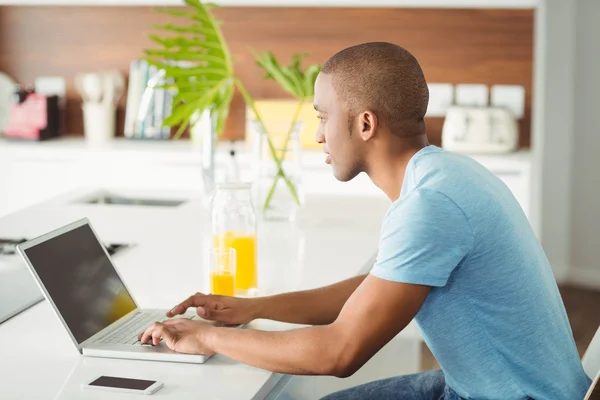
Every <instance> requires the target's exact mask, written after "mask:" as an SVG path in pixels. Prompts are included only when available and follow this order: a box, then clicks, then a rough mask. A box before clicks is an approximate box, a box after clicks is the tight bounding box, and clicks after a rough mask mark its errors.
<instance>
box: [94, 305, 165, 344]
mask: <svg viewBox="0 0 600 400" xmlns="http://www.w3.org/2000/svg"><path fill="white" fill-rule="evenodd" d="M167 319H168V318H167V317H166V316H165V312H164V311H144V312H141V313H140V314H138V315H136V316H134V317H133V318H130V319H129V321H127V322H126V323H124V324H123V325H121V326H120V327H119V328H118V329H116V330H115V331H114V332H111V333H110V334H108V335H107V336H104V337H102V338H100V339H98V340H96V342H95V343H117V344H131V345H134V344H139V343H140V342H139V340H138V335H139V334H140V333H144V331H145V330H146V329H147V328H148V327H149V326H150V325H151V324H152V323H154V322H157V321H158V322H162V321H165V320H167Z"/></svg>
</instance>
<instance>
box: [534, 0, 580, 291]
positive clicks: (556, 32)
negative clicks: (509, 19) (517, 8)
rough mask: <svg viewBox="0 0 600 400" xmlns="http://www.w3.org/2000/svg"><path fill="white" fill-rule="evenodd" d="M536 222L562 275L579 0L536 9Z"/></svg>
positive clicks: (550, 1)
mask: <svg viewBox="0 0 600 400" xmlns="http://www.w3.org/2000/svg"><path fill="white" fill-rule="evenodd" d="M535 22H536V23H535V49H534V57H535V63H534V98H533V107H534V108H533V120H534V125H533V137H532V151H533V154H534V168H533V183H534V186H533V187H532V204H535V205H537V208H535V207H534V208H532V213H533V214H532V222H533V224H534V226H536V227H537V230H538V232H539V236H540V240H541V242H542V245H543V246H544V250H545V251H546V254H547V256H548V259H549V260H550V263H551V265H552V269H553V271H554V275H555V276H556V279H557V280H558V281H564V280H565V279H566V277H567V275H568V274H569V269H570V264H571V262H570V254H571V253H570V240H569V238H570V235H569V231H570V226H571V206H570V204H571V196H570V193H571V191H570V186H571V160H572V157H571V149H572V144H573V140H572V132H573V106H572V105H573V82H574V66H575V63H574V57H575V51H574V44H575V0H546V1H543V2H541V3H540V5H539V7H538V8H537V10H536V21H535Z"/></svg>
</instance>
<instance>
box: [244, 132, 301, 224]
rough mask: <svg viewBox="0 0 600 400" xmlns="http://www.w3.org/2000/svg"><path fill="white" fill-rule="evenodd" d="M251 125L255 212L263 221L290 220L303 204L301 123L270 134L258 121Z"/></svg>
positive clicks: (294, 217)
mask: <svg viewBox="0 0 600 400" xmlns="http://www.w3.org/2000/svg"><path fill="white" fill-rule="evenodd" d="M250 126H251V127H252V131H251V133H252V144H253V153H254V157H253V158H254V168H253V174H254V192H255V193H254V197H255V199H256V206H257V210H258V213H259V215H260V216H261V218H262V219H265V220H271V221H291V222H293V221H294V220H295V219H296V216H297V213H298V211H299V210H300V208H301V207H302V206H303V203H304V191H303V185H302V164H301V153H302V151H301V147H302V146H301V144H300V131H301V130H302V126H303V123H302V122H301V121H299V122H296V124H295V125H294V126H293V127H292V128H291V129H290V128H289V127H287V126H286V127H282V128H281V129H280V130H273V131H271V132H269V133H267V132H265V131H264V129H263V125H262V124H261V123H259V122H258V121H251V125H250Z"/></svg>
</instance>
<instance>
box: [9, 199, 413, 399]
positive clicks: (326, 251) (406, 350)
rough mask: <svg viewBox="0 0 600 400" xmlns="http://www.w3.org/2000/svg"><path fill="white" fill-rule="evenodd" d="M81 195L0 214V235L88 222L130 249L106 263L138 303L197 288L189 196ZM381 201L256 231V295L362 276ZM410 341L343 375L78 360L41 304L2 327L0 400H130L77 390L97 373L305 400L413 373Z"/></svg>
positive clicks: (163, 301) (203, 217) (174, 393)
mask: <svg viewBox="0 0 600 400" xmlns="http://www.w3.org/2000/svg"><path fill="white" fill-rule="evenodd" d="M87 194H89V190H80V191H76V192H72V193H69V194H67V195H64V196H61V197H58V198H55V199H53V200H51V201H47V202H44V203H42V204H39V205H37V206H33V207H30V208H28V209H25V210H23V211H20V212H18V213H15V214H11V215H8V216H5V217H3V218H1V219H0V237H15V238H18V237H26V238H32V237H35V236H38V235H41V234H43V233H46V232H47V231H50V230H52V229H55V228H57V227H60V226H62V225H65V224H67V223H70V222H72V221H74V220H76V219H79V218H82V217H88V218H89V219H90V220H91V222H92V224H93V226H94V227H95V229H96V230H97V232H98V234H99V236H100V237H101V239H102V240H104V241H113V242H125V243H135V247H133V248H131V249H128V250H126V251H124V252H122V253H120V254H117V255H116V256H115V258H114V262H115V265H116V267H117V268H118V269H119V272H120V273H121V275H122V277H123V279H124V280H125V281H126V282H127V284H128V286H129V288H130V290H131V291H132V292H133V295H134V297H135V298H136V300H137V302H138V303H139V305H140V306H141V307H144V308H165V309H167V308H170V307H172V306H173V305H174V304H176V303H177V302H179V301H180V300H182V299H183V298H184V297H186V296H188V295H189V294H191V293H194V292H196V291H198V290H202V289H204V288H205V287H206V280H205V279H203V277H204V276H205V273H204V270H203V267H202V265H203V255H204V254H205V253H206V252H205V251H204V249H205V248H206V244H207V243H208V242H207V241H208V240H209V236H208V235H207V232H209V221H208V215H207V212H206V209H205V207H204V206H203V205H202V202H201V201H199V200H198V198H196V197H195V196H196V194H194V193H169V194H168V197H170V198H186V199H191V200H190V201H188V202H187V203H185V204H184V205H182V206H180V207H177V208H154V207H137V206H136V207H131V206H114V205H110V206H108V205H86V204H81V203H77V202H76V201H75V200H77V199H79V198H81V197H83V196H84V195H87ZM153 195H156V194H153ZM388 206H389V204H388V202H387V201H383V200H380V199H374V198H366V197H365V198H343V199H342V198H340V197H335V198H327V197H322V198H309V199H308V201H307V205H306V208H305V209H304V210H303V211H302V213H301V215H300V217H299V219H298V222H297V223H296V224H288V223H273V222H271V223H263V224H261V225H260V229H259V285H260V288H261V291H262V293H265V294H266V293H276V292H284V291H290V290H300V289H306V288H313V287H319V286H323V285H326V284H330V283H333V282H336V281H340V280H343V279H346V278H348V277H351V276H354V275H357V274H359V273H362V272H366V271H367V270H368V269H369V268H370V265H371V263H372V261H373V257H374V255H375V252H376V249H377V241H378V237H379V229H380V224H381V220H382V218H383V215H384V214H385V212H386V210H387V208H388ZM13 267H14V263H13ZM0 268H10V265H8V264H5V265H4V266H3V265H2V261H1V260H0ZM254 325H255V327H258V328H261V329H274V330H277V329H288V328H289V327H290V326H289V325H287V324H280V323H274V322H271V321H256V322H255V323H254ZM420 341H421V338H420V335H419V334H418V332H416V331H415V328H414V326H412V325H410V326H409V327H408V328H407V329H405V331H403V332H402V333H401V334H400V335H399V336H398V337H397V338H396V339H394V340H392V342H390V344H388V346H386V347H385V348H384V349H382V351H380V353H378V355H377V356H376V357H374V359H373V360H371V361H370V362H369V363H368V364H367V365H366V366H365V367H364V368H363V369H362V370H361V371H360V372H359V373H357V374H356V375H355V376H354V377H352V378H350V379H349V380H339V379H336V378H329V377H319V378H314V377H288V376H285V377H283V376H282V375H280V374H274V373H271V372H268V371H264V370H260V369H257V368H253V367H250V366H247V365H243V364H240V363H237V362H235V361H232V360H230V359H227V358H225V357H223V356H215V357H212V358H211V359H210V360H209V361H208V362H207V363H205V364H202V365H188V364H176V363H164V362H142V361H129V360H113V359H94V358H89V357H82V356H80V355H79V353H78V352H77V350H76V349H75V347H74V346H73V344H72V343H71V341H70V339H69V337H68V335H67V334H66V333H65V331H64V328H63V327H62V325H61V324H60V322H59V320H58V319H57V318H56V316H55V315H54V314H53V313H52V310H51V309H50V306H49V304H48V303H47V302H45V301H44V302H42V303H39V304H38V305H36V306H34V307H32V308H31V309H29V310H27V311H25V312H24V313H22V314H19V315H18V316H16V317H15V318H13V319H11V320H9V321H7V322H5V323H4V324H2V325H0V380H1V381H2V384H1V385H0V398H1V399H51V398H53V399H75V398H77V399H96V398H98V399H100V398H102V399H124V398H138V397H137V396H135V395H124V394H117V393H115V394H113V393H106V392H91V391H90V392H82V391H81V388H80V386H81V383H83V382H86V381H88V380H91V379H93V378H94V377H95V376H99V375H103V374H104V375H106V374H109V375H110V374H112V375H116V376H127V377H133V378H136V377H137V378H143V379H155V380H159V381H161V382H163V383H164V384H165V387H164V388H163V389H161V390H160V391H159V392H157V393H156V394H155V396H158V397H170V398H173V399H187V398H190V399H192V398H193V399H198V398H202V399H203V400H206V399H235V400H238V399H263V398H278V396H280V397H279V398H283V397H284V396H285V398H288V399H291V398H298V399H300V398H315V397H320V396H322V395H323V394H325V393H328V392H331V391H332V390H337V389H339V388H343V387H348V386H351V385H353V384H356V383H361V382H364V381H368V380H372V379H376V378H383V377H387V376H391V375H396V374H400V373H408V372H416V370H417V369H418V368H419V365H418V364H419V362H420V359H419V352H420ZM397 352H401V353H400V354H398V353H397ZM282 377H283V378H284V379H282ZM282 392H285V395H284V394H281V393H282Z"/></svg>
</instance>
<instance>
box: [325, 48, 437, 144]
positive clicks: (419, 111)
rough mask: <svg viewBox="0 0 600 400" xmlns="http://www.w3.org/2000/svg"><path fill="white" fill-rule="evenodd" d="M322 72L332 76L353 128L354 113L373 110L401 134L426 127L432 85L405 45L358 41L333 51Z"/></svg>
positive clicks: (416, 132)
mask: <svg viewBox="0 0 600 400" xmlns="http://www.w3.org/2000/svg"><path fill="white" fill-rule="evenodd" d="M321 73H323V74H327V75H331V77H332V85H333V89H334V90H335V92H336V95H337V97H338V99H340V101H341V102H342V103H343V104H344V105H345V107H346V110H347V112H348V122H349V129H350V132H352V123H353V121H354V119H355V118H356V116H357V115H358V114H359V113H361V112H363V111H364V110H369V111H372V112H373V113H374V114H375V115H376V116H377V118H378V120H379V124H381V125H382V126H384V127H386V128H387V129H388V130H389V131H390V132H392V133H393V134H394V135H396V136H398V137H401V138H409V137H414V136H418V135H422V134H424V133H425V121H424V117H425V112H426V111H427V103H428V102H429V90H428V88H427V83H426V82H425V77H424V75H423V71H422V70H421V66H420V65H419V63H418V61H417V59H416V58H415V57H414V56H413V55H412V54H411V53H410V52H408V51H407V50H406V49H404V48H402V47H400V46H398V45H395V44H392V43H385V42H372V43H364V44H359V45H357V46H352V47H349V48H347V49H344V50H342V51H340V52H339V53H337V54H335V55H334V56H332V57H331V58H330V59H329V60H327V62H325V64H324V65H323V68H322V70H321Z"/></svg>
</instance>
